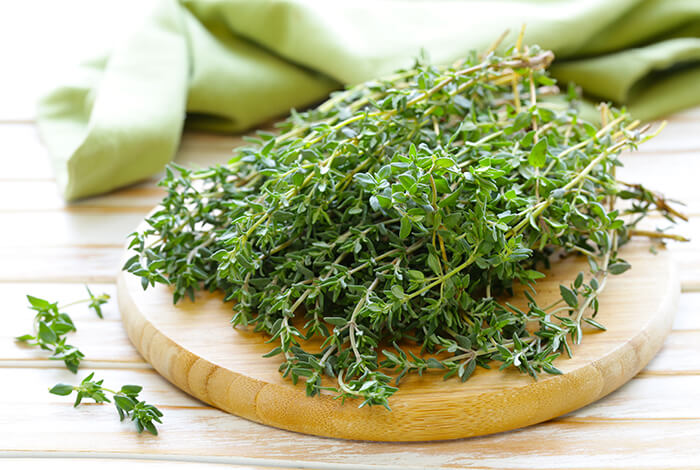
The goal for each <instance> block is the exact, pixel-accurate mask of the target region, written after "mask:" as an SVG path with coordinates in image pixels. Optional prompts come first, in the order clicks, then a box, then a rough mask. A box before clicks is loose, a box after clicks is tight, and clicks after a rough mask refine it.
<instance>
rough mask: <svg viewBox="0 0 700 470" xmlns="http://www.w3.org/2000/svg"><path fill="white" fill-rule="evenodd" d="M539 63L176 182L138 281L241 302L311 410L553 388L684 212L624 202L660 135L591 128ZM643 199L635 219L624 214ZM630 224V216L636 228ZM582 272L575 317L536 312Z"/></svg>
mask: <svg viewBox="0 0 700 470" xmlns="http://www.w3.org/2000/svg"><path fill="white" fill-rule="evenodd" d="M552 59H553V55H552V53H551V52H549V51H544V50H541V49H540V48H538V47H536V46H533V47H525V48H521V47H519V46H516V47H512V48H510V49H509V50H508V51H506V53H505V54H504V55H502V56H499V55H497V54H495V53H493V52H490V53H489V54H488V55H487V56H486V57H479V56H478V55H477V54H476V53H473V54H471V55H470V56H469V57H467V58H465V59H464V60H463V61H461V62H459V63H458V64H455V65H453V66H450V67H442V68H440V67H435V66H432V65H429V64H426V63H417V64H416V65H415V67H414V68H412V69H410V70H403V71H399V72H397V73H396V74H395V75H393V76H391V77H389V78H387V79H384V80H377V81H374V82H369V83H364V84H361V85H358V86H355V87H352V88H350V89H348V90H346V91H343V92H339V93H336V94H334V95H333V96H332V97H331V98H330V99H329V100H328V101H327V102H325V103H323V104H322V105H320V106H319V107H317V108H316V109H313V110H310V111H307V112H303V113H299V112H295V111H292V114H291V116H290V117H289V118H288V119H287V120H286V121H285V122H284V123H282V124H281V126H280V132H279V133H278V134H273V133H266V132H259V133H258V134H257V137H255V138H252V139H250V140H251V141H252V143H253V144H254V145H253V146H250V147H245V148H238V149H235V151H234V157H233V158H232V160H231V161H230V163H229V164H228V165H223V166H216V167H212V168H208V169H204V170H191V169H186V168H183V167H180V166H177V165H172V166H171V167H170V168H168V170H167V174H166V177H165V179H164V180H163V181H162V182H161V183H160V184H161V185H162V186H163V187H164V188H166V190H167V196H166V197H165V198H164V199H163V201H162V203H161V206H160V207H159V208H158V209H157V210H156V211H155V212H154V213H153V214H152V215H151V216H150V217H148V218H147V224H148V227H147V228H146V229H145V230H143V231H142V232H138V233H133V234H132V235H131V242H130V247H131V248H132V249H133V250H135V252H136V254H135V255H134V256H133V257H131V258H130V259H129V260H128V261H127V262H126V264H125V266H124V269H126V270H128V271H129V272H131V273H133V274H135V275H137V276H140V277H141V278H142V285H143V286H144V288H147V287H148V286H149V285H154V284H155V283H156V282H158V283H164V284H169V285H171V286H172V289H173V297H174V302H178V301H179V300H180V299H182V298H183V297H186V296H189V297H190V298H192V299H193V300H194V298H195V292H196V291H197V290H199V289H202V288H204V289H207V290H209V291H216V290H218V291H221V292H223V293H224V294H225V301H231V302H234V304H233V305H232V308H233V310H234V315H233V318H232V320H231V323H232V324H233V326H234V327H251V328H253V329H254V330H255V331H257V332H259V333H260V334H262V335H265V336H266V338H268V342H269V343H271V345H272V346H271V348H272V349H271V351H270V352H269V353H268V354H267V355H266V357H271V356H279V357H280V358H281V359H280V372H281V373H282V374H283V375H284V376H285V377H289V378H291V380H292V381H293V382H294V383H297V382H298V381H300V380H301V381H303V382H304V383H305V386H306V391H307V393H308V395H311V396H313V395H316V394H319V393H324V392H330V393H334V394H336V396H338V397H340V398H342V399H346V398H359V399H360V400H361V405H360V406H362V405H364V404H370V405H382V406H385V407H387V408H388V407H389V397H390V396H391V395H392V394H393V393H394V392H395V391H396V390H397V387H398V386H399V383H400V382H401V380H402V378H403V377H405V376H406V374H410V373H418V374H422V373H423V372H425V371H427V370H437V371H440V372H441V373H442V374H443V375H444V377H445V378H446V379H448V378H450V377H457V378H458V379H460V380H462V381H465V380H467V379H468V378H469V376H470V375H471V374H472V373H473V372H474V370H475V369H476V367H483V368H489V367H490V366H491V365H492V363H494V362H495V363H500V367H501V368H507V367H514V368H517V369H519V370H520V371H522V372H524V373H527V374H529V375H531V376H533V377H537V375H538V374H540V373H542V372H545V373H549V374H558V373H560V372H559V370H558V369H557V368H556V366H555V365H554V363H553V361H554V360H555V359H556V358H557V357H558V356H559V355H560V354H561V353H563V352H565V353H567V354H569V355H571V349H570V345H571V343H572V342H573V343H578V342H580V341H581V339H582V324H583V323H584V322H587V323H589V324H591V325H593V326H595V327H597V328H601V329H604V327H603V326H602V325H601V324H600V323H598V322H597V321H596V320H595V319H594V317H595V314H596V313H597V311H598V307H599V304H598V296H599V294H600V292H601V291H602V290H603V289H604V286H605V284H606V280H607V277H608V275H610V274H621V273H622V272H624V271H626V270H627V269H628V268H629V264H627V263H626V262H625V261H624V259H622V258H620V255H619V247H620V246H622V245H623V244H624V243H626V242H627V241H628V239H629V237H630V234H631V233H632V232H631V231H632V230H634V227H635V225H636V223H637V222H638V221H639V220H640V219H641V217H643V216H644V215H646V214H647V213H649V212H650V211H653V210H658V211H660V212H661V213H663V214H664V215H665V216H667V217H669V218H670V219H672V220H675V218H676V217H677V215H678V214H677V213H676V212H675V211H673V210H672V209H670V207H669V206H668V205H667V204H665V202H664V203H663V204H661V203H660V201H659V199H656V198H653V197H650V196H649V195H650V194H653V193H651V192H649V191H648V190H646V189H644V188H643V187H642V186H639V185H634V186H631V185H628V184H620V183H619V182H618V181H617V180H616V178H615V168H616V167H617V166H620V165H621V162H620V160H619V158H618V157H619V154H620V152H621V151H622V150H623V149H628V148H635V147H636V146H637V145H639V144H640V143H642V142H644V141H645V140H646V139H647V138H649V137H650V136H647V135H645V132H646V131H647V129H648V128H647V127H641V128H640V123H639V122H638V121H633V120H631V118H629V116H628V115H627V114H626V112H625V111H624V110H618V109H614V108H611V107H609V106H607V105H602V106H601V118H602V125H600V126H595V125H593V124H591V123H589V122H586V121H585V120H584V119H582V117H581V116H580V115H579V113H578V111H577V108H576V100H577V96H576V93H575V92H574V91H573V89H570V90H569V93H568V94H567V96H566V98H567V99H566V100H563V101H551V100H544V99H542V97H543V95H552V94H558V93H559V90H558V88H557V87H556V83H555V81H554V80H553V79H552V78H551V77H550V76H549V75H548V74H547V71H546V67H547V66H548V65H549V64H550V62H551V61H552ZM618 198H621V199H630V200H632V202H633V204H632V207H631V208H630V209H628V210H620V209H616V208H615V200H616V199H618ZM628 213H629V214H632V215H631V216H630V217H632V216H633V218H630V217H625V215H627V214H628ZM555 253H560V254H567V253H580V254H583V255H585V256H587V257H588V259H589V262H590V268H591V269H590V273H589V274H584V273H581V274H579V275H578V277H577V278H576V279H574V280H573V281H572V282H571V283H570V284H569V285H562V286H561V291H560V292H561V299H560V300H559V301H558V302H556V303H554V304H553V305H550V306H541V305H538V304H537V302H536V301H535V299H534V297H533V296H532V294H531V293H530V292H528V290H525V292H524V295H525V296H526V297H527V299H528V302H527V308H525V309H519V308H517V307H515V306H514V305H512V304H510V303H509V302H506V301H504V300H502V299H503V298H507V296H508V295H509V294H512V293H513V289H514V287H516V286H517V285H520V284H522V285H525V286H527V287H528V288H529V289H530V290H532V291H533V292H534V286H535V284H536V281H537V280H538V279H541V278H543V277H544V276H545V275H546V274H545V273H544V272H542V271H541V270H540V269H541V267H547V266H548V264H549V262H550V259H551V257H552V255H553V254H555Z"/></svg>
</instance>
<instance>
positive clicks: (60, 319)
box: [15, 286, 109, 374]
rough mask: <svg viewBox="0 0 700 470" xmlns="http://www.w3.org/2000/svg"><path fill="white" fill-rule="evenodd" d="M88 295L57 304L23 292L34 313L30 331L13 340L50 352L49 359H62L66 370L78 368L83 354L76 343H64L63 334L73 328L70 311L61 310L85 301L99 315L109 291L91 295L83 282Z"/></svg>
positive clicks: (74, 370) (107, 298)
mask: <svg viewBox="0 0 700 470" xmlns="http://www.w3.org/2000/svg"><path fill="white" fill-rule="evenodd" d="M85 289H86V290H87V292H88V295H89V297H88V298H86V299H81V300H76V301H75V302H71V303H69V304H66V305H61V306H59V305H58V302H49V301H48V300H45V299H40V298H38V297H34V296H32V295H27V300H28V301H29V308H30V309H32V310H34V311H36V315H35V317H34V333H33V334H25V335H22V336H18V337H16V338H15V340H16V341H19V342H23V343H27V344H29V345H30V346H37V347H39V348H41V349H44V350H46V351H50V352H51V356H50V357H49V359H53V360H62V361H63V362H64V363H65V364H66V367H67V368H68V370H70V371H71V372H73V373H74V374H75V373H77V372H78V367H79V366H80V362H81V361H82V360H83V359H84V358H85V354H83V353H82V352H81V351H80V350H79V349H78V348H77V347H75V346H72V345H70V344H67V343H66V335H68V333H70V332H72V331H77V330H76V328H75V324H74V323H73V320H72V319H71V317H70V315H68V314H67V313H64V312H62V310H64V309H66V308H67V307H71V306H73V305H77V304H81V303H88V306H89V308H90V309H92V310H94V312H95V313H96V314H97V316H98V317H100V318H103V316H102V305H104V304H105V303H107V301H108V300H109V295H107V294H100V295H94V294H93V293H92V292H91V291H90V288H89V287H88V286H85Z"/></svg>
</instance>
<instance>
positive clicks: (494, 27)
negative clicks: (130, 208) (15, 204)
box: [37, 0, 700, 200]
mask: <svg viewBox="0 0 700 470" xmlns="http://www.w3.org/2000/svg"><path fill="white" fill-rule="evenodd" d="M523 23H525V24H526V25H527V31H526V35H525V42H526V43H527V44H539V45H540V46H542V47H544V48H548V49H552V50H553V51H554V52H555V54H556V56H557V60H556V61H555V64H554V66H553V69H552V72H553V74H554V76H555V77H556V78H558V79H559V80H560V81H562V82H568V81H572V82H576V83H578V84H579V85H580V86H581V87H582V88H583V90H584V92H585V93H586V94H587V95H588V96H590V97H592V98H594V99H604V100H609V101H612V102H614V103H615V104H617V105H627V106H628V107H629V109H630V110H631V112H632V113H633V114H634V115H635V117H638V118H641V119H653V118H656V117H659V116H662V115H664V114H666V113H669V112H673V111H676V110H679V109H682V108H684V107H690V106H694V105H697V104H700V2H698V1H696V0H618V1H616V2H609V1H607V0H588V1H585V2H584V1H573V0H570V1H559V2H542V1H537V0H472V1H454V0H431V1H429V0H411V1H406V0H403V1H401V0H372V1H370V0H358V1H356V2H342V3H340V2H327V1H321V0H180V1H177V0H161V1H160V3H159V5H158V8H157V9H156V10H155V12H154V13H153V15H152V16H151V17H150V18H149V19H148V20H147V21H146V22H145V24H144V25H143V27H142V28H140V29H139V30H137V31H136V32H135V33H133V34H132V35H131V36H130V37H129V38H128V39H127V40H126V41H125V42H124V43H122V44H119V45H117V46H116V47H115V49H114V51H113V52H112V53H111V54H110V56H109V57H108V58H102V59H97V60H93V61H90V62H86V63H85V64H83V65H82V66H81V67H80V68H77V69H76V70H75V71H74V74H73V75H72V76H71V77H69V78H68V79H67V80H66V81H64V82H63V83H61V84H58V85H57V87H56V88H55V89H54V90H53V91H51V92H50V93H49V94H48V95H46V96H45V97H44V98H43V99H42V100H41V102H40V103H39V109H38V116H37V122H38V125H39V129H40V132H41V135H42V136H43V139H44V141H45V143H46V145H47V147H48V150H49V153H50V155H51V158H52V160H53V165H54V168H55V172H56V177H57V181H58V183H59V186H60V187H61V190H62V191H63V194H64V197H65V198H66V199H68V200H73V199H77V198H81V197H85V196H90V195H94V194H99V193H103V192H106V191H109V190H112V189H115V188H118V187H121V186H124V185H126V184H129V183H133V182H135V181H138V180H140V179H144V178H147V177H149V176H151V175H152V174H154V173H156V172H158V171H160V170H161V169H162V168H163V166H164V165H165V164H166V163H167V162H168V161H170V160H171V159H172V157H173V155H174V154H175V152H176V150H177V147H178V143H179V140H180V136H181V133H182V129H183V124H184V123H185V119H186V124H187V126H188V127H190V128H197V129H201V130H209V131H215V132H240V131H243V130H246V129H249V128H251V127H253V126H255V125H257V124H260V123H264V122H269V121H270V120H272V119H273V118H275V117H277V116H282V115H284V114H286V113H287V112H288V111H289V109H290V108H300V107H304V106H307V105H310V104H312V103H314V102H315V101H317V100H320V99H322V98H323V97H324V96H326V95H327V94H328V93H329V92H330V91H332V90H334V89H338V88H340V87H342V86H343V85H349V84H354V83H357V82H361V81H364V80H369V79H372V78H375V77H378V76H381V75H384V74H387V73H391V72H392V71H393V70H395V69H397V68H402V67H407V66H410V65H411V64H412V63H413V61H414V60H415V58H416V57H417V56H419V54H420V53H421V50H424V51H426V52H427V53H428V55H429V57H430V58H431V61H432V62H434V63H450V62H452V61H454V60H456V59H457V58H459V57H462V56H464V55H466V54H467V53H469V51H471V50H474V49H476V50H484V49H485V48H486V47H488V45H489V44H491V43H492V42H493V41H494V40H495V38H496V37H498V36H499V35H500V34H501V32H503V31H504V30H506V29H509V30H510V35H509V37H508V38H507V40H506V41H510V42H513V41H514V39H515V36H516V35H517V31H519V30H520V27H521V25H522V24H523Z"/></svg>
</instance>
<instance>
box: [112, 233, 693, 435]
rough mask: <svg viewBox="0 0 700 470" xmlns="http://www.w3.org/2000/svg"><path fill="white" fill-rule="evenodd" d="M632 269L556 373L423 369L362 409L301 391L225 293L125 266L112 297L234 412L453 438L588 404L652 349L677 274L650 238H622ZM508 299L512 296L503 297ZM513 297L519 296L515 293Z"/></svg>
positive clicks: (606, 296)
mask: <svg viewBox="0 0 700 470" xmlns="http://www.w3.org/2000/svg"><path fill="white" fill-rule="evenodd" d="M622 256H623V257H624V258H625V259H626V260H627V261H629V262H630V263H631V264H632V269H631V270H629V271H628V272H626V273H625V274H623V275H620V276H610V278H609V280H608V285H607V287H606V289H605V291H604V293H603V294H602V295H601V298H600V305H601V308H600V312H599V314H598V316H597V317H596V319H597V320H598V321H600V322H601V323H602V324H604V325H605V326H606V327H607V331H605V332H600V331H598V330H593V328H590V329H587V330H585V331H586V334H584V338H583V342H582V344H580V345H577V346H575V347H574V348H573V350H574V357H573V358H572V359H569V358H565V357H564V356H562V357H560V358H559V359H557V360H556V361H555V365H556V366H557V367H558V368H559V369H560V370H562V371H563V372H564V374H563V375H559V376H550V375H546V374H543V375H541V376H540V377H539V379H538V380H536V381H535V380H533V379H532V378H530V377H528V376H526V375H523V374H520V373H519V372H517V371H513V370H508V371H499V370H498V369H497V368H494V369H491V370H484V369H480V368H477V370H476V372H475V373H474V375H473V376H472V377H471V378H470V379H469V380H468V381H467V382H465V383H461V382H460V381H459V380H457V379H449V380H447V381H443V380H442V374H438V373H435V374H432V373H428V374H425V375H424V376H423V377H409V378H407V379H406V380H404V381H402V383H401V387H400V390H399V391H398V392H397V393H396V394H395V395H394V396H393V397H392V398H391V399H390V405H391V408H392V411H387V410H386V409H384V408H380V407H376V406H375V407H363V408H358V407H357V405H358V404H359V402H353V401H346V402H345V404H342V403H341V401H340V400H334V399H333V396H332V395H324V396H321V397H318V396H317V397H313V398H310V397H307V396H306V395H305V391H304V387H303V385H302V384H299V385H297V386H294V385H292V383H291V382H290V381H288V380H286V379H283V378H282V377H281V376H280V374H279V372H278V371H277V368H278V365H279V360H278V359H277V358H270V359H265V358H263V357H261V356H262V355H263V354H265V353H266V352H268V351H269V350H270V349H272V347H273V346H272V345H270V344H265V340H266V338H265V337H263V336H261V335H259V334H256V333H252V332H246V331H240V330H234V329H233V328H231V326H230V324H229V320H230V318H231V317H232V310H231V309H232V304H230V303H229V304H224V303H223V302H222V299H221V296H219V295H217V294H209V293H200V294H198V296H197V299H196V302H194V303H193V302H190V301H183V302H181V303H180V304H178V305H177V306H174V305H173V303H172V293H171V291H170V289H169V288H168V287H166V286H157V287H155V288H149V289H148V290H146V291H144V290H143V289H142V288H141V284H140V279H139V278H137V277H136V276H133V275H131V274H128V273H125V272H122V273H120V275H119V279H118V298H119V307H120V309H121V313H122V318H123V322H124V326H125V328H126V331H127V333H128V335H129V338H131V341H132V342H133V344H134V345H135V346H136V348H137V349H138V350H139V352H140V353H141V354H142V355H143V357H144V358H145V359H146V360H147V361H148V362H150V363H151V364H152V365H153V367H154V368H155V369H156V370H157V371H158V372H159V373H160V374H161V375H163V376H164V377H165V378H167V379H168V380H169V381H170V382H172V383H173V384H175V385H176V386H177V387H179V388H180V389H182V390H184V391H185V392H187V393H189V394H190V395H192V396H194V397H197V398H199V399H200V400H202V401H204V402H206V403H209V404H211V405H213V406H215V407H218V408H220V409H222V410H225V411H228V412H229V413H233V414H235V415H238V416H241V417H244V418H247V419H250V420H253V421H257V422H260V423H264V424H268V425H271V426H276V427H279V428H284V429H289V430H292V431H298V432H303V433H309V434H317V435H321V436H331V437H339V438H347V439H362V440H379V441H423V440H436V439H455V438H461V437H468V436H477V435H482V434H490V433H495V432H500V431H507V430H510V429H515V428H519V427H523V426H528V425H531V424H534V423H538V422H541V421H545V420H548V419H551V418H554V417H557V416H560V415H563V414H565V413H568V412H570V411H573V410H575V409H577V408H580V407H582V406H585V405H587V404H589V403H591V402H593V401H595V400H598V399H599V398H601V397H603V396H605V395H607V394H608V393H610V392H612V391H613V390H615V389H617V388H618V387H620V386H621V385H623V384H624V383H625V382H627V381H628V380H629V379H631V378H632V377H633V376H634V375H636V374H637V373H638V372H639V371H640V370H641V369H642V368H643V367H644V366H645V365H646V364H647V363H648V362H649V360H650V359H651V358H652V357H653V356H654V355H655V354H656V352H657V351H658V350H659V348H660V347H661V344H662V343H663V340H664V338H665V337H666V335H667V334H668V332H669V330H670V328H671V323H672V320H673V316H674V313H675V311H676V303H677V300H678V296H679V294H680V284H679V280H678V276H677V274H676V270H675V267H674V266H673V263H672V261H671V259H670V256H669V254H668V253H667V252H666V251H665V250H659V253H658V254H657V255H652V254H651V253H650V252H649V245H648V244H646V243H635V244H630V245H628V246H626V247H625V248H624V249H623V252H622ZM581 270H583V271H584V272H587V271H588V269H587V263H586V261H585V260H584V259H583V258H575V257H572V258H568V259H565V260H563V261H561V262H558V263H556V264H555V266H554V267H553V269H552V271H551V272H550V273H548V276H547V278H546V279H543V280H541V281H540V282H538V284H537V291H538V295H537V299H538V303H540V304H541V305H547V304H549V303H551V300H549V299H556V298H558V296H559V284H560V283H565V284H567V285H568V284H569V283H570V282H571V281H572V280H573V279H574V278H575V277H576V274H577V273H578V272H579V271H581ZM511 301H512V300H511ZM513 303H516V304H517V302H513Z"/></svg>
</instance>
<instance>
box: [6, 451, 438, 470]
mask: <svg viewBox="0 0 700 470" xmlns="http://www.w3.org/2000/svg"><path fill="white" fill-rule="evenodd" d="M27 457H32V458H37V459H41V458H53V459H57V458H59V459H60V458H63V459H81V458H90V459H105V460H106V459H123V460H156V461H168V462H194V463H218V464H228V465H248V466H255V467H274V468H309V469H315V470H330V469H333V470H341V469H342V470H345V469H348V470H350V469H352V470H376V469H379V468H381V469H397V470H398V469H401V470H418V469H425V468H428V467H409V466H405V465H401V466H392V467H388V466H386V465H367V464H355V463H351V464H348V463H326V462H309V461H299V460H295V461H285V460H281V459H266V458H257V457H234V456H216V455H210V456H199V455H185V454H158V455H154V454H136V453H126V452H125V453H120V452H90V453H87V452H65V451H31V450H7V451H0V459H3V458H6V459H7V458H27ZM432 468H448V467H444V466H442V467H432Z"/></svg>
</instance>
